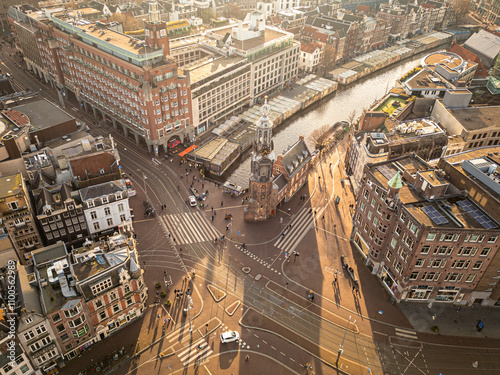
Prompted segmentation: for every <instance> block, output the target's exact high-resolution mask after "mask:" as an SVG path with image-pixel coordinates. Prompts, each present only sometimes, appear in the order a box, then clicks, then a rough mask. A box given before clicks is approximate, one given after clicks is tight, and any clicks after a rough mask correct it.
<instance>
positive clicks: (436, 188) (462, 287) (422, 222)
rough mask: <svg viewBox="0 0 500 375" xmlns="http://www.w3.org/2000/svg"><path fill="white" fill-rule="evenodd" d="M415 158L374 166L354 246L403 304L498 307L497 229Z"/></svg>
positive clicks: (356, 220) (444, 177)
mask: <svg viewBox="0 0 500 375" xmlns="http://www.w3.org/2000/svg"><path fill="white" fill-rule="evenodd" d="M449 179H450V176H449V175H448V174H447V173H446V172H445V171H443V170H442V169H437V168H431V167H430V166H429V165H428V164H427V163H425V162H424V161H423V159H421V158H420V157H418V156H415V155H414V154H412V155H409V156H404V157H400V158H397V159H393V160H390V161H384V162H380V163H375V164H369V165H368V166H367V167H366V169H365V174H364V176H363V179H362V181H361V188H360V191H359V195H358V197H357V205H356V210H355V213H354V217H353V230H352V234H351V241H353V242H354V244H355V246H356V247H357V248H358V250H360V252H361V254H362V255H363V257H364V258H365V261H366V265H367V266H368V267H369V269H370V270H371V271H372V273H374V274H376V275H377V276H378V277H379V278H380V280H381V282H382V285H383V286H384V287H385V288H386V289H387V291H388V293H390V294H391V295H392V297H393V298H394V299H395V300H396V301H414V302H434V301H436V302H450V303H456V304H469V305H470V304H472V303H480V304H483V305H493V304H495V303H496V302H497V301H494V300H492V299H491V295H492V288H491V287H490V286H488V285H485V283H484V282H481V280H482V278H483V276H484V275H485V274H488V273H489V272H488V270H489V268H490V265H492V266H494V264H496V263H497V262H496V260H495V259H496V258H497V254H498V247H499V243H500V241H499V240H498V237H499V235H500V229H499V225H498V222H497V221H495V219H494V218H492V217H491V216H490V215H489V214H488V213H487V211H486V210H487V209H485V208H484V207H481V206H479V205H478V204H476V203H475V201H474V200H473V199H472V198H471V197H469V193H468V192H467V191H464V190H460V189H458V188H457V187H456V186H454V185H453V184H452V183H451V182H450V181H449Z"/></svg>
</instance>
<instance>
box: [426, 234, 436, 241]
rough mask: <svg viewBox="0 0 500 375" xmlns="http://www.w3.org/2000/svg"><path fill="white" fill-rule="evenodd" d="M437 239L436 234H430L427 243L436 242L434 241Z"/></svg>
mask: <svg viewBox="0 0 500 375" xmlns="http://www.w3.org/2000/svg"><path fill="white" fill-rule="evenodd" d="M435 238H436V233H429V234H428V235H427V239H426V240H427V241H434V239H435Z"/></svg>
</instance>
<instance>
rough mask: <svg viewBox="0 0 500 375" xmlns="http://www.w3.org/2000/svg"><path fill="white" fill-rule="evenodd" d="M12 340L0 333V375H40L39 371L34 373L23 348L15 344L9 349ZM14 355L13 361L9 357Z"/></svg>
mask: <svg viewBox="0 0 500 375" xmlns="http://www.w3.org/2000/svg"><path fill="white" fill-rule="evenodd" d="M11 342H12V338H10V337H9V335H7V334H6V333H5V332H0V374H1V375H14V374H25V375H41V372H40V371H35V369H34V368H33V366H32V365H31V363H30V361H29V360H28V357H27V356H26V353H25V352H24V351H23V348H22V347H21V346H20V345H19V344H18V343H15V345H14V347H13V348H11V347H10V345H9V344H10V343H11ZM12 354H14V360H11V359H10V358H9V357H10V356H11V355H12Z"/></svg>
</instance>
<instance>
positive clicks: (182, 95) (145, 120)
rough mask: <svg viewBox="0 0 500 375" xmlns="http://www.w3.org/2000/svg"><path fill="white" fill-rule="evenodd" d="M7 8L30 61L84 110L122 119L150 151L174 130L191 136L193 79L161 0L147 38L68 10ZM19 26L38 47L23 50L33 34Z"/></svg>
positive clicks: (179, 136) (118, 122)
mask: <svg viewBox="0 0 500 375" xmlns="http://www.w3.org/2000/svg"><path fill="white" fill-rule="evenodd" d="M9 16H10V19H11V24H12V29H13V32H14V36H15V38H16V45H17V46H18V48H19V49H20V50H21V51H22V52H23V54H25V56H26V57H25V59H26V62H27V64H28V67H29V68H34V69H35V71H36V72H37V73H38V74H39V75H40V76H42V77H43V78H44V79H45V80H46V81H48V82H50V83H51V84H52V85H53V86H54V87H55V88H57V89H58V90H59V91H60V93H61V95H62V96H63V97H64V96H67V95H70V93H71V94H73V95H74V96H75V97H76V99H77V100H78V101H79V102H80V104H81V106H82V107H83V108H85V109H86V110H87V111H92V112H93V113H94V115H95V116H100V117H102V119H103V120H104V121H111V122H112V123H113V126H114V127H115V128H116V127H118V126H120V127H122V129H123V131H124V133H125V135H127V136H128V134H129V133H130V134H131V135H133V136H134V137H135V140H136V142H137V143H139V142H140V141H141V140H142V141H144V142H145V143H146V144H147V146H148V148H149V150H150V151H154V152H157V151H158V147H159V146H163V147H164V148H165V149H166V147H167V144H168V143H169V142H170V141H171V139H172V138H177V139H180V140H184V139H186V138H190V137H191V136H193V134H194V130H193V128H192V127H191V124H192V118H191V93H190V87H189V82H188V79H187V77H186V76H185V75H184V74H183V71H182V70H180V69H178V68H177V64H176V62H175V60H173V59H172V58H171V57H170V48H169V39H168V36H167V30H166V25H165V23H164V22H163V21H161V20H160V17H159V11H158V4H157V3H156V1H152V2H151V3H150V9H149V16H148V19H147V20H146V21H145V23H144V26H145V33H146V39H145V41H141V40H139V39H136V38H134V37H132V36H128V35H125V34H121V33H118V32H116V31H114V30H112V29H110V28H108V27H107V25H106V24H104V23H101V22H90V21H88V20H85V19H80V20H78V21H75V20H74V19H73V18H72V16H71V15H69V14H65V13H50V11H46V12H31V11H28V10H26V9H25V8H23V7H18V8H11V10H10V13H9ZM27 25H29V26H27ZM26 30H28V31H29V32H28V31H26ZM21 33H24V34H23V35H24V38H28V37H29V38H31V39H30V45H31V44H32V43H31V41H32V40H33V38H34V40H35V41H36V43H37V46H38V52H33V53H30V51H28V50H23V48H26V47H23V46H25V45H26V44H27V43H28V42H27V41H24V42H22V43H21V42H20V38H21ZM38 55H40V58H39V57H38ZM40 59H41V65H42V66H39V65H40Z"/></svg>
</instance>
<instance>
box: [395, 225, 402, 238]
mask: <svg viewBox="0 0 500 375" xmlns="http://www.w3.org/2000/svg"><path fill="white" fill-rule="evenodd" d="M395 232H396V234H397V235H398V236H399V235H400V234H401V227H400V226H399V225H398V226H397V227H396V231H395Z"/></svg>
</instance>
